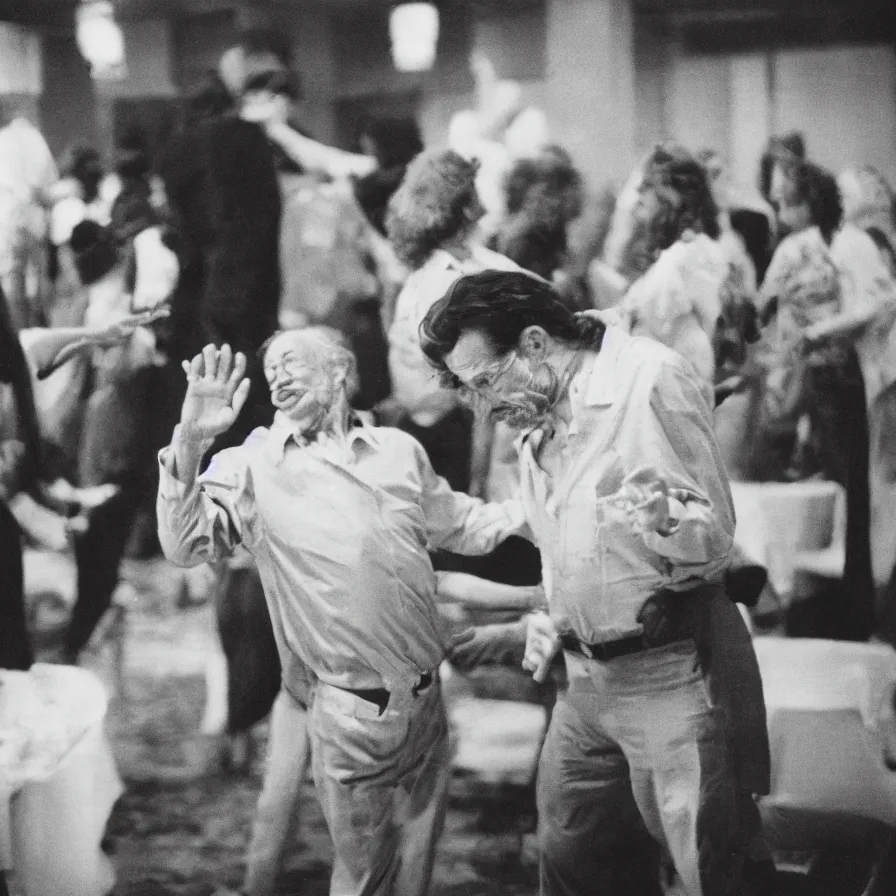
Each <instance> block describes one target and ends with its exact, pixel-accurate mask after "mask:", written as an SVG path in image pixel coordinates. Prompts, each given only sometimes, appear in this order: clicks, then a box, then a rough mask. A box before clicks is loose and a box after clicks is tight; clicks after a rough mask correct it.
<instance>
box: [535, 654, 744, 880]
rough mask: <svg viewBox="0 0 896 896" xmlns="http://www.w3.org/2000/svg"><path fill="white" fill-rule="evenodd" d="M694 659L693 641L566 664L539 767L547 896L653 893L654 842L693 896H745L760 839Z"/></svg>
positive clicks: (569, 660) (543, 874)
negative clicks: (749, 861) (747, 869)
mask: <svg viewBox="0 0 896 896" xmlns="http://www.w3.org/2000/svg"><path fill="white" fill-rule="evenodd" d="M696 660H697V656H696V650H695V646H694V643H693V641H690V640H687V641H680V642H677V643H675V644H670V645H667V646H665V647H660V648H657V649H654V650H646V651H642V652H640V653H636V654H632V655H630V656H625V657H620V658H618V659H615V660H612V661H610V662H606V663H600V662H595V661H589V660H584V659H581V658H579V657H576V656H574V655H567V664H568V667H569V673H570V684H569V689H568V691H567V693H566V695H565V696H564V697H563V698H561V700H560V701H559V702H558V704H557V706H556V708H555V710H554V714H553V718H552V720H551V725H550V729H549V731H548V734H547V738H546V741H545V745H544V748H543V750H542V754H541V760H540V764H539V776H538V810H539V841H540V847H541V892H542V894H543V896H592V894H593V896H598V894H600V896H603V894H612V896H619V894H626V896H629V894H630V896H644V894H647V893H658V892H659V889H658V884H657V861H658V853H657V851H656V849H654V848H653V846H652V844H651V843H650V839H652V840H653V841H655V843H656V844H659V845H660V846H662V847H665V848H666V850H667V851H668V853H669V855H671V857H672V861H673V862H674V865H675V869H676V871H677V873H678V876H679V878H680V880H681V883H682V886H683V888H684V891H685V892H686V893H687V894H688V896H733V894H740V893H741V892H742V888H741V879H742V875H743V866H744V862H745V858H746V855H747V852H748V850H749V847H750V844H751V842H752V840H753V838H754V836H755V833H756V832H755V831H753V830H748V826H749V825H748V821H749V819H750V817H751V813H750V811H745V810H744V807H743V805H742V800H743V799H744V794H741V793H740V792H739V790H738V786H737V783H736V779H735V774H734V768H733V761H732V755H731V750H730V743H729V741H728V739H727V736H726V732H725V731H724V729H723V722H722V717H721V714H720V713H718V712H716V711H714V709H713V705H712V701H711V698H710V695H709V691H708V690H707V687H706V684H705V682H704V680H703V676H702V674H701V673H700V671H699V670H698V669H697V667H696ZM746 798H747V799H749V795H746ZM753 809H754V810H755V807H753ZM752 817H754V818H755V817H756V816H755V811H753V813H752ZM645 833H649V835H650V839H647V838H645V836H644V834H645ZM623 865H624V866H625V867H622V866H623Z"/></svg>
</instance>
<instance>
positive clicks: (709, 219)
mask: <svg viewBox="0 0 896 896" xmlns="http://www.w3.org/2000/svg"><path fill="white" fill-rule="evenodd" d="M641 189H642V190H645V189H647V190H650V189H652V190H654V191H655V192H656V194H657V196H658V198H659V200H660V207H661V211H660V213H659V214H658V216H657V220H656V221H655V222H654V226H653V235H654V238H655V240H656V246H655V249H656V251H657V254H659V252H662V251H663V250H664V249H668V248H669V246H671V245H672V244H673V243H675V242H677V241H678V240H679V239H680V238H681V236H682V234H683V233H684V232H685V231H686V230H693V231H694V232H695V233H705V234H706V235H707V236H709V237H712V239H718V236H719V209H718V206H717V205H716V202H715V199H714V198H713V195H712V190H711V189H710V184H709V179H708V177H707V173H706V169H705V168H704V167H703V165H701V164H700V162H698V161H697V159H695V158H694V157H693V156H692V155H691V154H690V153H689V152H688V151H687V150H685V149H683V148H681V147H680V146H675V145H673V144H664V145H661V146H658V147H657V148H656V149H655V150H654V151H653V153H652V154H651V155H650V157H649V158H648V159H647V163H646V164H645V166H644V180H643V182H642V186H641Z"/></svg>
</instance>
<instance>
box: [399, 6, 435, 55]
mask: <svg viewBox="0 0 896 896" xmlns="http://www.w3.org/2000/svg"><path fill="white" fill-rule="evenodd" d="M389 37H390V38H391V40H392V61H393V63H394V64H395V68H397V69H398V71H400V72H425V71H429V69H431V68H432V67H433V63H434V62H435V61H436V44H437V43H438V40H439V11H438V9H437V8H436V5H435V3H399V4H397V5H396V6H393V7H392V11H391V12H390V14H389Z"/></svg>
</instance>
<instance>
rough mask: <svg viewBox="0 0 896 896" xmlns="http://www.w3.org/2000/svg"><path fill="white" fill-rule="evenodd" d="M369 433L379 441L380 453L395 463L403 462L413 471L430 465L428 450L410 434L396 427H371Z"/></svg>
mask: <svg viewBox="0 0 896 896" xmlns="http://www.w3.org/2000/svg"><path fill="white" fill-rule="evenodd" d="M369 431H370V433H371V434H372V435H373V436H374V438H375V439H376V440H377V443H378V446H379V449H380V451H382V452H383V453H384V454H387V455H388V456H389V457H390V458H391V459H392V460H393V461H398V462H399V463H402V462H403V463H405V464H407V465H408V467H409V468H411V469H413V468H414V467H417V468H419V467H421V466H422V465H426V466H428V465H429V458H428V456H427V454H426V450H425V449H424V447H423V446H422V445H421V444H420V442H418V441H417V439H415V438H414V437H413V436H412V435H410V433H406V432H405V431H404V430H402V429H398V428H396V427H394V426H371V427H370V429H369Z"/></svg>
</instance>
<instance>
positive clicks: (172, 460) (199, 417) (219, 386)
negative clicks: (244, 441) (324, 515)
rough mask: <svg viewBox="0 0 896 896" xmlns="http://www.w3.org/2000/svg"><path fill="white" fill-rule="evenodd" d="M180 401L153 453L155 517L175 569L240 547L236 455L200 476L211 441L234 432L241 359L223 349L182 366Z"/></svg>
mask: <svg viewBox="0 0 896 896" xmlns="http://www.w3.org/2000/svg"><path fill="white" fill-rule="evenodd" d="M184 371H185V373H186V374H187V395H186V397H185V398H184V404H183V408H182V410H181V419H180V423H179V424H178V426H177V428H176V429H175V432H174V439H173V442H172V444H171V445H170V446H169V447H168V448H164V449H162V451H161V453H160V454H159V468H160V469H159V495H158V500H157V502H156V512H157V516H158V524H159V541H160V543H161V545H162V550H163V551H164V553H165V556H166V557H167V558H168V559H169V560H171V561H172V562H173V563H176V564H178V565H179V566H196V565H198V564H199V563H204V562H215V561H217V560H219V559H220V558H222V557H224V556H227V555H229V554H230V553H231V552H232V551H233V549H234V547H235V546H236V545H237V544H239V543H240V542H242V541H243V524H244V520H245V517H246V515H247V509H248V491H247V487H248V483H247V469H246V463H245V457H244V455H243V453H242V449H240V448H234V449H230V450H228V451H224V452H221V453H220V454H217V455H216V456H215V457H214V458H213V460H212V464H211V466H210V467H209V469H208V471H207V472H206V473H205V474H203V475H202V476H200V475H199V468H200V465H201V464H202V459H203V457H204V455H205V453H206V452H207V451H208V449H209V448H210V447H211V445H212V443H213V442H214V440H215V438H216V437H217V436H218V435H220V434H221V433H223V432H225V431H226V430H227V429H229V428H230V426H232V425H233V422H234V420H236V417H237V415H238V414H239V412H240V409H241V408H242V406H243V404H244V403H245V401H246V395H247V394H248V391H249V381H248V380H247V379H245V377H244V374H245V372H246V358H245V356H244V355H243V354H241V353H237V355H236V358H235V359H234V358H233V357H232V354H231V350H230V346H227V345H225V346H223V347H222V348H221V349H217V348H215V346H213V345H207V346H206V347H205V348H204V349H203V351H202V354H199V355H196V357H195V358H193V360H192V361H191V362H189V363H188V362H184Z"/></svg>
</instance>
